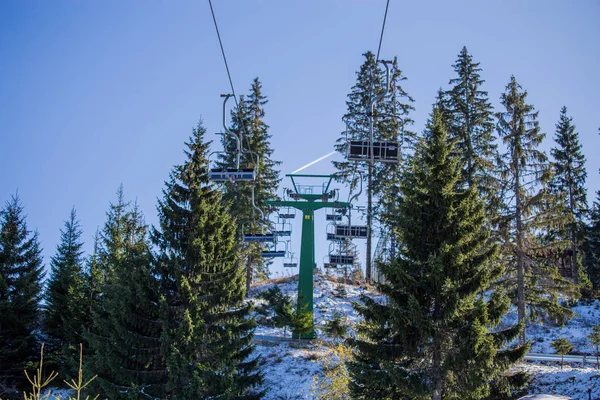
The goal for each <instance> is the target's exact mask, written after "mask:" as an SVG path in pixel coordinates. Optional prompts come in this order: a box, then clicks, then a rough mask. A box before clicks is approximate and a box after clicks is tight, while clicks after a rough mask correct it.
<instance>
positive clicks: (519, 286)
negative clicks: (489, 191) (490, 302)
mask: <svg viewBox="0 0 600 400" xmlns="http://www.w3.org/2000/svg"><path fill="white" fill-rule="evenodd" d="M526 98H527V91H523V90H522V88H521V86H520V85H519V84H518V83H517V81H516V79H515V77H514V76H512V77H511V80H510V82H509V84H508V85H507V86H506V92H505V93H503V94H502V96H501V103H502V105H503V106H504V108H505V110H506V111H503V112H499V113H498V114H497V117H498V133H499V135H500V137H501V138H502V140H503V142H504V145H505V148H506V153H505V154H504V155H503V171H502V177H503V179H504V183H503V184H504V185H505V186H504V191H505V193H506V195H505V198H504V202H505V204H504V205H503V216H502V222H501V223H502V229H503V232H502V235H503V254H504V256H505V262H506V265H507V266H508V268H507V276H506V277H505V278H506V279H505V283H506V285H507V286H508V287H509V288H510V292H511V294H512V298H513V299H514V302H515V303H516V305H517V312H518V318H519V322H520V323H523V324H526V321H527V319H528V317H527V314H526V312H527V311H529V318H533V319H536V318H539V317H544V316H549V317H551V318H552V319H553V320H555V321H558V322H561V321H564V320H565V319H566V318H570V316H571V311H570V309H568V308H567V307H562V306H561V305H560V304H559V303H558V293H559V292H563V293H565V294H573V287H572V285H571V284H570V282H569V281H567V280H565V279H563V278H562V277H561V276H560V275H559V273H558V268H557V267H556V264H555V253H556V246H557V243H556V242H554V241H548V240H547V239H545V237H544V236H545V233H544V232H545V231H547V230H548V229H549V228H552V227H553V226H554V225H556V224H557V223H559V222H558V220H559V219H560V216H558V215H557V212H556V211H557V210H556V208H555V204H556V203H555V202H554V198H553V197H552V196H551V194H550V193H549V190H548V181H549V179H550V176H551V171H550V166H549V163H548V159H547V156H546V154H545V153H544V152H543V151H541V150H539V149H538V146H539V145H540V144H541V142H542V140H543V139H544V137H545V134H544V133H542V132H541V129H540V127H539V123H538V121H537V117H538V112H537V111H535V109H534V107H533V106H532V105H530V104H527V103H526ZM540 232H542V234H540ZM549 295H550V296H549ZM520 341H521V343H522V344H524V343H525V331H524V330H523V331H522V333H521V336H520Z"/></svg>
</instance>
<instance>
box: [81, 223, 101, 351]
mask: <svg viewBox="0 0 600 400" xmlns="http://www.w3.org/2000/svg"><path fill="white" fill-rule="evenodd" d="M85 264H86V268H85V271H84V272H85V297H86V298H85V300H84V302H83V303H84V308H85V309H86V314H85V316H86V319H85V321H84V323H83V328H84V332H86V333H90V332H91V331H92V327H93V323H94V322H93V314H94V310H95V306H96V305H98V304H100V298H101V294H102V287H101V285H102V274H101V268H100V231H99V230H98V229H96V233H95V234H94V247H93V250H92V254H91V255H90V256H89V257H88V258H87V260H86V263H85ZM83 339H84V340H83V343H84V345H85V346H84V354H86V355H87V339H86V335H85V334H84V338H83Z"/></svg>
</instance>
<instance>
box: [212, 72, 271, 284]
mask: <svg viewBox="0 0 600 400" xmlns="http://www.w3.org/2000/svg"><path fill="white" fill-rule="evenodd" d="M267 102H268V100H267V98H266V96H264V95H263V93H262V84H261V83H260V81H259V80H258V78H255V79H254V81H253V82H252V86H251V88H250V93H249V94H248V96H247V97H244V96H242V97H241V99H240V102H239V105H238V107H236V108H235V109H234V110H232V112H231V117H232V120H231V126H230V130H231V132H233V133H234V134H235V135H237V136H238V137H239V138H242V143H241V147H242V149H243V151H244V153H243V154H242V155H241V158H240V167H241V168H257V171H258V174H257V176H256V179H255V181H254V182H252V183H235V182H227V183H225V184H224V187H225V190H224V195H223V200H224V201H225V202H227V204H228V205H229V207H230V209H231V212H232V213H233V215H234V216H235V217H236V219H237V222H238V225H239V226H240V228H241V227H242V226H243V228H244V231H245V232H246V233H248V232H256V231H259V230H260V229H261V227H262V226H263V225H261V224H265V223H266V221H260V215H259V214H260V213H258V211H257V210H256V209H255V208H254V207H252V188H254V203H255V205H256V207H258V208H260V209H261V210H262V212H263V214H264V215H265V216H267V215H268V214H269V212H270V210H269V208H268V207H267V206H266V205H265V201H267V200H276V199H277V195H276V191H277V187H278V185H279V182H280V181H281V179H280V178H279V171H278V170H277V169H276V168H277V166H278V165H280V164H281V162H280V161H275V160H273V149H272V148H271V144H270V139H271V136H272V135H271V134H270V133H269V126H268V125H267V124H266V123H265V122H264V118H265V109H264V106H265V104H267ZM223 145H224V147H225V149H226V150H227V151H228V152H227V153H224V154H222V155H221V157H220V160H219V167H220V168H235V163H236V153H235V150H236V144H235V140H234V139H232V138H231V137H228V136H226V135H225V136H224V137H223ZM257 161H258V164H257ZM238 232H239V235H241V233H242V230H241V229H240V230H239V231H238ZM239 239H240V240H241V236H240V238H239ZM246 251H247V253H246V254H245V256H246V291H248V290H249V289H250V284H251V283H252V281H253V280H264V279H268V277H269V270H268V265H266V264H265V260H263V259H262V257H261V247H260V246H259V245H258V244H256V243H251V244H248V246H247V248H246Z"/></svg>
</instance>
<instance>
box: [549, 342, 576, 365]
mask: <svg viewBox="0 0 600 400" xmlns="http://www.w3.org/2000/svg"><path fill="white" fill-rule="evenodd" d="M550 346H552V348H553V349H554V350H555V351H556V354H560V369H562V368H563V364H564V360H565V354H569V352H570V351H571V350H572V349H573V343H571V342H570V341H569V339H567V338H558V339H556V340H555V341H554V342H552V343H550Z"/></svg>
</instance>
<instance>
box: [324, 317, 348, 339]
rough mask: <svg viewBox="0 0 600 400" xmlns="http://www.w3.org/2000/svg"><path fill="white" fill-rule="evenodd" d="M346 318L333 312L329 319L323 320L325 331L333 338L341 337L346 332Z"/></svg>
mask: <svg viewBox="0 0 600 400" xmlns="http://www.w3.org/2000/svg"><path fill="white" fill-rule="evenodd" d="M347 322H348V319H347V318H346V317H343V316H342V314H341V313H339V312H334V313H333V316H332V317H331V319H329V320H327V321H325V333H326V334H327V336H329V337H332V338H334V339H339V338H343V337H344V336H346V334H347V333H348V324H347Z"/></svg>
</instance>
